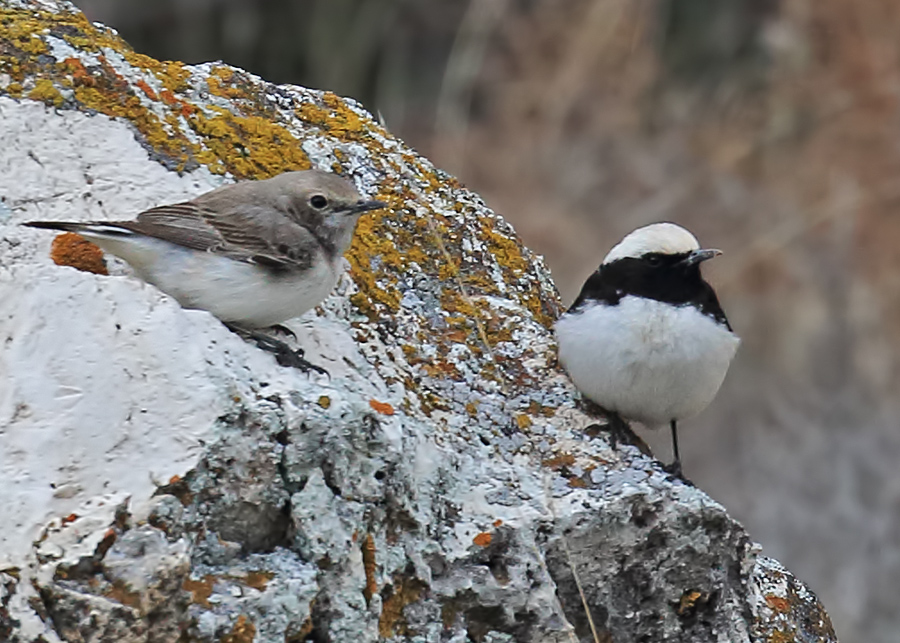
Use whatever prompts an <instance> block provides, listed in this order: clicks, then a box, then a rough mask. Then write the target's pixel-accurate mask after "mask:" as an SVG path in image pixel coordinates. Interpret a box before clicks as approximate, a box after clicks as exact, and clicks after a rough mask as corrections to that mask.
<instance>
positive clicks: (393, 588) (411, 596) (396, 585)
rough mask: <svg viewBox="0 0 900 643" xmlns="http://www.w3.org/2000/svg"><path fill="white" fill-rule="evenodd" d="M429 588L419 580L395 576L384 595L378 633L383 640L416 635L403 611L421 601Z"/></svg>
mask: <svg viewBox="0 0 900 643" xmlns="http://www.w3.org/2000/svg"><path fill="white" fill-rule="evenodd" d="M427 588H428V586H427V585H426V584H425V583H423V582H422V581H420V580H419V579H417V578H408V577H404V576H399V575H398V576H394V579H393V583H392V584H391V585H389V586H388V588H387V589H386V591H385V592H383V593H382V596H383V598H384V601H383V603H382V605H381V616H380V617H379V618H378V633H379V635H380V636H381V637H382V638H386V639H387V638H391V637H392V636H409V635H412V634H414V633H413V632H411V631H410V630H409V626H408V624H407V622H406V618H405V617H404V616H403V609H404V608H405V607H406V606H407V605H409V604H411V603H415V602H416V601H417V600H419V598H420V597H421V596H422V593H423V592H424V591H425V590H426V589H427ZM385 594H386V595H385Z"/></svg>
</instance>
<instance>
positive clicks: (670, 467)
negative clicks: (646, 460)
mask: <svg viewBox="0 0 900 643" xmlns="http://www.w3.org/2000/svg"><path fill="white" fill-rule="evenodd" d="M662 470H663V471H665V472H666V473H668V474H669V480H670V481H675V480H679V481H680V482H682V483H684V484H686V485H687V486H689V487H696V486H697V485H695V484H694V483H693V482H692V481H691V480H689V479H688V478H685V477H684V472H683V471H682V470H681V460H673V461H672V462H670V463H669V464H664V465H662Z"/></svg>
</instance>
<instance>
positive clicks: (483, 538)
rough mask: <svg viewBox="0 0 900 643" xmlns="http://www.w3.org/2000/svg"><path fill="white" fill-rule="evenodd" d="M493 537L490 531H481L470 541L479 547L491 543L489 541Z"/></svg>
mask: <svg viewBox="0 0 900 643" xmlns="http://www.w3.org/2000/svg"><path fill="white" fill-rule="evenodd" d="M493 539H494V537H493V536H491V534H490V532H487V531H483V532H481V533H480V534H478V535H477V536H475V537H474V538H473V539H472V542H473V543H475V544H476V545H478V546H479V547H487V546H488V545H490V544H491V541H492V540H493Z"/></svg>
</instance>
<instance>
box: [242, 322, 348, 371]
mask: <svg viewBox="0 0 900 643" xmlns="http://www.w3.org/2000/svg"><path fill="white" fill-rule="evenodd" d="M225 325H226V326H227V327H228V328H229V329H230V330H231V331H233V332H235V333H237V334H238V335H240V336H241V337H243V338H244V339H252V340H253V341H254V342H255V343H256V346H257V347H259V348H261V349H263V350H264V351H266V352H267V353H272V355H274V356H275V361H276V362H278V364H280V365H281V366H285V367H288V368H296V369H299V370H301V371H303V372H304V373H309V372H310V371H315V372H316V373H321V374H322V375H325V376H327V377H329V378H331V375H330V374H329V372H328V371H326V370H325V369H324V368H322V367H321V366H318V365H316V364H313V363H312V362H310V361H307V360H306V358H304V357H303V355H304V351H303V349H302V348H297V349H294V348H291V347H290V346H288V345H287V344H286V343H284V342H283V341H281V340H280V339H275V338H274V337H271V336H270V335H267V334H265V333H263V332H260V331H257V330H249V329H247V328H242V327H240V326H236V325H234V324H225ZM272 328H276V326H273V327H272ZM277 328H278V329H280V330H283V331H285V332H287V333H289V334H290V335H292V336H294V333H293V331H291V330H290V329H288V328H285V327H284V326H280V325H278V326H277ZM294 338H295V339H296V336H294Z"/></svg>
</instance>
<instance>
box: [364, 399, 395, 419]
mask: <svg viewBox="0 0 900 643" xmlns="http://www.w3.org/2000/svg"><path fill="white" fill-rule="evenodd" d="M369 406H371V407H372V409H373V410H374V411H375V412H376V413H381V414H382V415H393V414H394V407H393V406H391V405H390V404H388V403H387V402H379V401H378V400H369Z"/></svg>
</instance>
